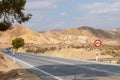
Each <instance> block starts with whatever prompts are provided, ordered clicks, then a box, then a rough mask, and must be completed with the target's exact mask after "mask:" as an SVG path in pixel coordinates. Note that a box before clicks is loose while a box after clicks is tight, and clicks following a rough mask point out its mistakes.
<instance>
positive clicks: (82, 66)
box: [22, 55, 120, 75]
mask: <svg viewBox="0 0 120 80" xmlns="http://www.w3.org/2000/svg"><path fill="white" fill-rule="evenodd" d="M22 56H26V57H31V58H33V57H34V58H36V57H35V56H30V55H22ZM37 59H42V60H46V61H51V62H57V63H61V64H68V65H75V64H73V63H68V62H62V61H57V60H51V59H46V58H40V57H39V58H37ZM79 67H82V68H86V69H91V70H96V71H100V72H106V73H111V74H115V75H120V74H118V73H114V72H110V71H105V70H100V69H96V68H90V67H85V66H79Z"/></svg>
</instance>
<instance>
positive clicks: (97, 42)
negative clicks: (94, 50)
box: [94, 39, 102, 47]
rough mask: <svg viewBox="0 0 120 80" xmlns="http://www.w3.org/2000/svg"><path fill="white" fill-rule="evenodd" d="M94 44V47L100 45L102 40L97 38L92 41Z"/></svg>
mask: <svg viewBox="0 0 120 80" xmlns="http://www.w3.org/2000/svg"><path fill="white" fill-rule="evenodd" d="M94 46H95V47H100V46H102V41H101V40H99V39H97V40H95V41H94Z"/></svg>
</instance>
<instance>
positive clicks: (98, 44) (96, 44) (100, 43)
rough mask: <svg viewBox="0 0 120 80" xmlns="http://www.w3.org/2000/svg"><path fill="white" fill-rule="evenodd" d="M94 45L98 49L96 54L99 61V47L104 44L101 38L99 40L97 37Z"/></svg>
mask: <svg viewBox="0 0 120 80" xmlns="http://www.w3.org/2000/svg"><path fill="white" fill-rule="evenodd" d="M94 46H95V47H96V48H97V49H96V50H95V54H96V61H99V57H98V56H99V49H98V48H99V47H100V46H102V41H101V40H99V39H97V40H95V41H94Z"/></svg>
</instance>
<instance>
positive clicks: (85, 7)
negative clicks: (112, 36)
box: [23, 0, 120, 31]
mask: <svg viewBox="0 0 120 80" xmlns="http://www.w3.org/2000/svg"><path fill="white" fill-rule="evenodd" d="M25 10H26V11H25V12H26V13H31V14H32V15H33V16H32V19H31V20H30V21H29V22H26V23H25V24H23V25H25V26H27V27H29V28H31V29H33V30H36V31H46V30H53V29H67V28H70V27H76V28H77V27H81V26H91V27H94V28H100V29H112V28H118V27H120V0H27V4H26V7H25Z"/></svg>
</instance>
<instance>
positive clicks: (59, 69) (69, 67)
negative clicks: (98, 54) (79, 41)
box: [9, 53, 120, 80]
mask: <svg viewBox="0 0 120 80" xmlns="http://www.w3.org/2000/svg"><path fill="white" fill-rule="evenodd" d="M9 55H11V54H10V53H9ZM15 58H16V62H17V63H19V64H21V65H22V66H24V67H26V68H27V69H28V70H30V71H32V72H34V73H35V74H37V75H38V76H40V77H42V78H43V79H44V80H89V79H90V80H92V79H93V80H94V79H95V80H96V78H99V77H119V76H120V66H119V65H110V64H102V63H96V62H90V61H82V60H71V59H64V58H56V57H48V56H42V55H34V54H27V53H15Z"/></svg>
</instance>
